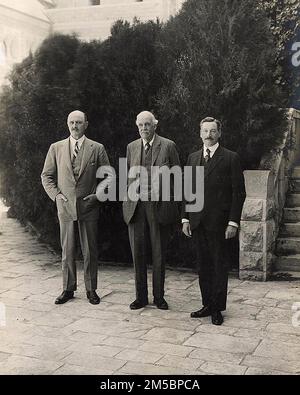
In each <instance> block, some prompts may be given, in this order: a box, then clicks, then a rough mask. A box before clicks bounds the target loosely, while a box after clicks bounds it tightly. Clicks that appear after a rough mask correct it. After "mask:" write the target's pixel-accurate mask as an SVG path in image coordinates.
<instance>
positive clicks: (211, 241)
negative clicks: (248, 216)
mask: <svg viewBox="0 0 300 395" xmlns="http://www.w3.org/2000/svg"><path fill="white" fill-rule="evenodd" d="M194 237H195V241H196V248H197V256H198V274H199V285H200V290H201V295H202V303H203V306H210V308H211V310H212V311H223V310H226V300H227V284H228V260H227V249H228V240H226V239H225V229H224V230H223V229H222V230H221V231H211V230H208V229H206V228H205V227H204V226H203V224H200V225H199V226H198V227H197V228H196V229H195V231H194Z"/></svg>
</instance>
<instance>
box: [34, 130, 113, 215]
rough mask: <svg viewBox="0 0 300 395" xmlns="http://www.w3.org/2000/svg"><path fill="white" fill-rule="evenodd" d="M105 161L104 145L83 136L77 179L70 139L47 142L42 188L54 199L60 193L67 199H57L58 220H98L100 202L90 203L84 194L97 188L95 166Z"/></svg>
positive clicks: (102, 164) (90, 192) (103, 163)
mask: <svg viewBox="0 0 300 395" xmlns="http://www.w3.org/2000/svg"><path fill="white" fill-rule="evenodd" d="M106 165H107V166H109V160H108V157H107V154H106V151H105V148H104V146H103V145H102V144H100V143H97V142H96V141H93V140H90V139H88V138H87V137H86V138H85V141H84V151H83V158H82V163H81V169H80V173H79V178H78V180H77V181H76V180H75V177H74V174H73V169H72V164H71V156H70V139H69V138H67V139H65V140H61V141H58V142H57V143H54V144H52V145H51V146H50V148H49V151H48V154H47V157H46V160H45V164H44V168H43V171H42V175H41V178H42V184H43V187H44V189H45V191H46V192H47V194H48V196H49V197H50V198H51V199H52V200H53V201H55V198H56V196H57V195H58V194H59V193H62V194H63V195H64V196H65V197H66V198H67V199H68V201H67V202H65V201H63V200H61V199H59V200H57V201H56V205H57V213H58V217H59V219H60V220H61V221H76V220H77V219H78V220H84V221H95V220H97V218H98V216H99V202H98V201H95V202H92V203H90V202H89V201H84V200H83V198H84V197H86V196H88V195H91V194H94V193H95V192H96V188H97V184H98V181H97V178H96V172H97V169H98V167H99V166H106Z"/></svg>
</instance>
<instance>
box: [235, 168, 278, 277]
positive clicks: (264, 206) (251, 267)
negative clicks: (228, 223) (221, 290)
mask: <svg viewBox="0 0 300 395" xmlns="http://www.w3.org/2000/svg"><path fill="white" fill-rule="evenodd" d="M244 176H245V183H246V193H247V198H246V200H245V204H244V208H243V212H242V219H241V230H240V270H239V277H240V279H241V280H256V281H266V280H267V279H268V276H269V274H270V273H271V268H272V259H273V253H272V251H273V247H274V243H275V240H276V224H275V219H274V210H275V200H274V198H275V193H274V192H275V191H274V176H273V173H272V172H271V171H269V170H246V171H245V172H244Z"/></svg>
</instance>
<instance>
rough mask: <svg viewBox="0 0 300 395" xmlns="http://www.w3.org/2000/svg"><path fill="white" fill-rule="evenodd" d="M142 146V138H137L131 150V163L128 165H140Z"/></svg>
mask: <svg viewBox="0 0 300 395" xmlns="http://www.w3.org/2000/svg"><path fill="white" fill-rule="evenodd" d="M142 147H143V141H142V139H139V140H137V141H136V142H135V144H134V146H133V152H131V158H132V159H131V163H129V165H130V167H133V166H140V165H141V159H142Z"/></svg>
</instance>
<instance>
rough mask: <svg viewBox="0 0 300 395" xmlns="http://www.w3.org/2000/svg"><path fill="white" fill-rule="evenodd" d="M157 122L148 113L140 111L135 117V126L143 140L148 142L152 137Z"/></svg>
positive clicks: (150, 113)
mask: <svg viewBox="0 0 300 395" xmlns="http://www.w3.org/2000/svg"><path fill="white" fill-rule="evenodd" d="M157 124H158V121H157V119H156V118H155V116H154V115H153V114H152V112H150V111H142V112H140V113H139V114H138V115H137V117H136V125H137V127H138V129H139V133H140V136H141V138H142V139H143V140H146V141H148V142H150V141H151V140H152V138H153V136H154V133H155V130H156V128H157Z"/></svg>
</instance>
